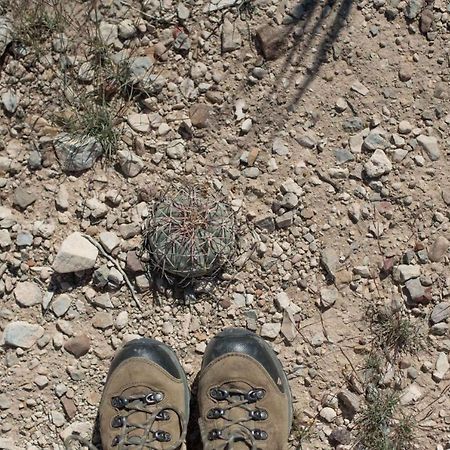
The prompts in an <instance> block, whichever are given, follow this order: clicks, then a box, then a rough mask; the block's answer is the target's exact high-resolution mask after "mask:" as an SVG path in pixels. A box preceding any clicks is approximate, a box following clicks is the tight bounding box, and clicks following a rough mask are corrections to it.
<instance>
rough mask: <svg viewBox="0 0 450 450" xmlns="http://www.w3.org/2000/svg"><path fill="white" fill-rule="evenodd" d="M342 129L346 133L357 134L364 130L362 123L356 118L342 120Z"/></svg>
mask: <svg viewBox="0 0 450 450" xmlns="http://www.w3.org/2000/svg"><path fill="white" fill-rule="evenodd" d="M342 128H343V129H344V131H346V132H347V133H357V132H358V131H361V130H362V129H363V128H364V122H363V121H362V120H361V118H359V117H357V116H354V117H349V118H348V119H345V120H344V122H343V124H342Z"/></svg>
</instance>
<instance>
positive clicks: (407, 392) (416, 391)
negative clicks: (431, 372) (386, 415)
mask: <svg viewBox="0 0 450 450" xmlns="http://www.w3.org/2000/svg"><path fill="white" fill-rule="evenodd" d="M421 397H422V390H421V389H420V386H419V385H418V384H416V383H412V384H410V385H409V386H408V387H406V388H405V389H404V390H403V391H402V393H401V395H400V404H401V405H403V406H407V405H411V404H413V403H415V402H416V401H417V400H419V399H420V398H421Z"/></svg>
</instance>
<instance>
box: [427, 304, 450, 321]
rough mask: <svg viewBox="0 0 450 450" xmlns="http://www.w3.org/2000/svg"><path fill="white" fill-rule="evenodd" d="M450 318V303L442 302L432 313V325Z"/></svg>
mask: <svg viewBox="0 0 450 450" xmlns="http://www.w3.org/2000/svg"><path fill="white" fill-rule="evenodd" d="M449 317H450V303H447V302H441V303H438V304H437V305H436V306H435V307H434V308H433V311H432V312H431V316H430V320H431V323H433V324H436V323H439V322H444V321H445V320H447V319H448V318H449Z"/></svg>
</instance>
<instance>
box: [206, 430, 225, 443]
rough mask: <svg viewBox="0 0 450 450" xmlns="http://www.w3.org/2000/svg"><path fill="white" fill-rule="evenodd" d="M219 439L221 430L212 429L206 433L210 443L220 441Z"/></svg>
mask: <svg viewBox="0 0 450 450" xmlns="http://www.w3.org/2000/svg"><path fill="white" fill-rule="evenodd" d="M221 437H222V430H217V429H214V430H211V431H210V432H209V433H208V440H210V441H214V440H216V439H220V438H221Z"/></svg>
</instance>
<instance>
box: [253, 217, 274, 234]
mask: <svg viewBox="0 0 450 450" xmlns="http://www.w3.org/2000/svg"><path fill="white" fill-rule="evenodd" d="M255 225H256V226H257V227H258V228H260V229H262V230H267V231H274V230H275V220H274V218H273V216H271V215H269V216H267V215H262V216H259V217H257V218H256V219H255Z"/></svg>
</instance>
